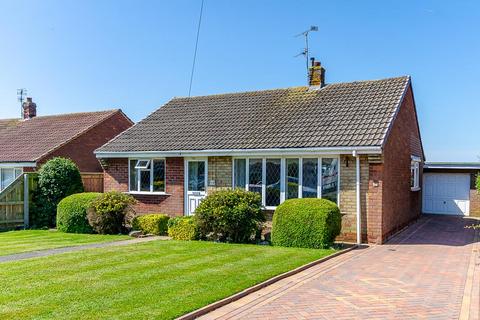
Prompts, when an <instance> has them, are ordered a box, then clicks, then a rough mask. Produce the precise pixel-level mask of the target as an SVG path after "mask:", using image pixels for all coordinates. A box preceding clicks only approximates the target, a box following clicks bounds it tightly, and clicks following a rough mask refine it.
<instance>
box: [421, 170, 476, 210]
mask: <svg viewBox="0 0 480 320" xmlns="http://www.w3.org/2000/svg"><path fill="white" fill-rule="evenodd" d="M479 170H480V164H479V163H431V162H430V163H428V162H427V163H425V166H424V174H423V212H424V213H430V214H446V215H460V216H469V215H470V214H471V211H472V205H473V211H474V212H473V213H474V214H473V215H476V213H477V212H476V211H477V210H478V209H477V204H478V202H479V201H478V200H479V199H478V198H480V197H479V196H478V193H477V191H476V190H475V185H474V180H475V177H476V174H477V173H478V172H479ZM472 202H473V203H472Z"/></svg>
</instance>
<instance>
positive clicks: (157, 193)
mask: <svg viewBox="0 0 480 320" xmlns="http://www.w3.org/2000/svg"><path fill="white" fill-rule="evenodd" d="M125 193H128V194H133V195H147V196H171V194H170V193H166V192H150V191H128V192H125Z"/></svg>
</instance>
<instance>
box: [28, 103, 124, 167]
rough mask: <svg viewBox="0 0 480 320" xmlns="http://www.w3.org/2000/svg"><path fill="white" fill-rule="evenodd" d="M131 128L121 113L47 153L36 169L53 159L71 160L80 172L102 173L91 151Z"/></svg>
mask: <svg viewBox="0 0 480 320" xmlns="http://www.w3.org/2000/svg"><path fill="white" fill-rule="evenodd" d="M131 126H132V122H131V121H130V120H129V119H127V118H126V117H125V115H124V114H123V113H121V112H118V113H116V114H114V115H113V116H112V117H110V118H108V119H107V120H105V121H103V122H102V123H100V124H98V125H97V126H95V127H94V128H92V129H90V130H89V131H87V132H85V133H84V134H82V135H81V136H79V137H77V138H76V139H74V140H72V141H70V142H68V143H67V144H65V145H64V146H62V147H60V148H59V149H57V150H55V151H54V152H52V153H49V154H48V155H46V156H45V157H43V158H42V159H40V160H39V161H38V162H37V168H38V167H40V165H41V164H43V163H45V162H46V161H48V160H49V159H51V158H53V157H65V158H69V159H72V160H73V161H74V162H75V163H76V164H77V166H78V168H79V169H80V172H102V167H101V166H100V163H99V162H98V160H97V158H96V157H95V154H94V153H93V151H94V150H95V149H97V148H99V147H101V146H102V145H104V144H105V143H107V142H108V141H109V140H111V139H113V138H114V137H116V136H117V135H118V134H120V133H122V132H123V131H125V130H126V129H128V128H130V127H131Z"/></svg>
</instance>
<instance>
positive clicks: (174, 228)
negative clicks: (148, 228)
mask: <svg viewBox="0 0 480 320" xmlns="http://www.w3.org/2000/svg"><path fill="white" fill-rule="evenodd" d="M168 236H169V237H171V238H172V239H173V240H195V239H197V226H196V224H195V220H193V218H192V217H176V218H171V219H170V220H168Z"/></svg>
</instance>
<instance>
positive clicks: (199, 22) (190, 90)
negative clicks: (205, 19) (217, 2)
mask: <svg viewBox="0 0 480 320" xmlns="http://www.w3.org/2000/svg"><path fill="white" fill-rule="evenodd" d="M203 2H204V0H202V6H201V7H200V17H199V18H198V27H197V40H196V41H195V51H194V53H193V63H192V72H191V73H190V86H189V88H188V97H189V98H190V94H191V92H192V82H193V73H194V71H195V61H196V59H197V48H198V38H199V36H200V26H201V24H202V15H203Z"/></svg>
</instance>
